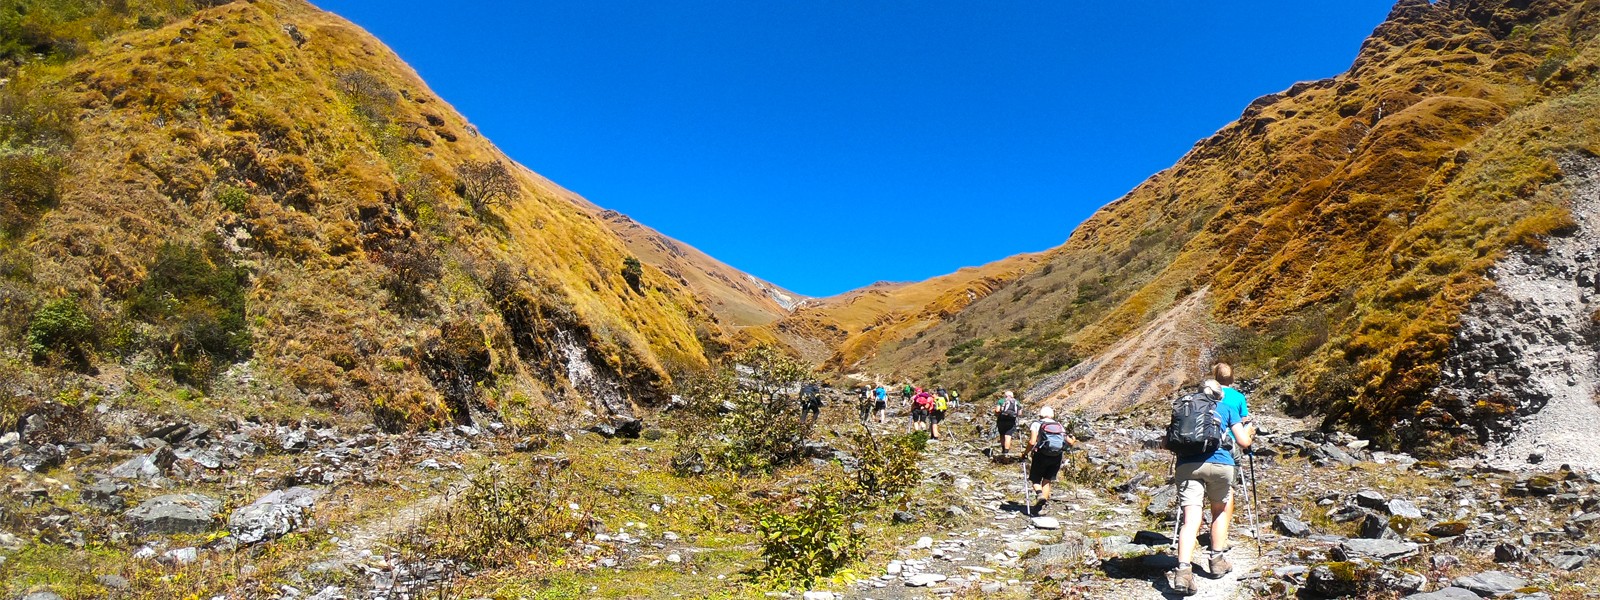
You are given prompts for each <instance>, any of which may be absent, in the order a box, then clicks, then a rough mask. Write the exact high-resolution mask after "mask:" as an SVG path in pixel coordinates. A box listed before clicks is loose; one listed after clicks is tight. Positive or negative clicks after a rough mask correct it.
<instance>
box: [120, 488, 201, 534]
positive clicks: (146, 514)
mask: <svg viewBox="0 0 1600 600" xmlns="http://www.w3.org/2000/svg"><path fill="white" fill-rule="evenodd" d="M220 510H222V502H221V501H219V500H217V499H215V498H212V497H210V496H206V495H204V494H168V495H166V496H157V497H155V498H151V499H149V500H145V501H144V502H143V503H141V504H139V506H136V507H134V508H133V510H130V511H128V512H127V514H126V515H125V516H126V517H127V519H128V521H129V523H130V524H131V525H133V526H134V528H135V529H138V530H140V531H145V532H152V533H205V532H207V531H210V530H211V526H212V525H213V524H214V523H215V522H216V515H217V512H218V511H220Z"/></svg>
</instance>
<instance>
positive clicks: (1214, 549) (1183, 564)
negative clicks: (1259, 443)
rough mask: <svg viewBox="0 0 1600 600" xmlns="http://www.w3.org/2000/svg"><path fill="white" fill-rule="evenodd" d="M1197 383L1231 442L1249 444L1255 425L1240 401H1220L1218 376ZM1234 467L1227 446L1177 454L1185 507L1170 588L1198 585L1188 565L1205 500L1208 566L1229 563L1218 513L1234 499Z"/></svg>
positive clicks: (1219, 569) (1187, 591) (1189, 589)
mask: <svg viewBox="0 0 1600 600" xmlns="http://www.w3.org/2000/svg"><path fill="white" fill-rule="evenodd" d="M1201 387H1202V389H1203V390H1204V392H1205V394H1206V395H1207V396H1209V397H1211V398H1212V399H1215V400H1217V408H1216V413H1217V417H1218V419H1219V420H1220V422H1221V423H1222V428H1223V430H1225V431H1227V432H1228V433H1229V434H1230V436H1231V437H1232V438H1233V445H1234V446H1237V447H1238V448H1240V449H1246V448H1249V447H1250V443H1251V442H1252V441H1254V440H1253V438H1254V437H1255V425H1253V424H1252V423H1251V422H1250V421H1251V419H1250V417H1247V416H1245V415H1244V414H1242V413H1241V412H1240V410H1239V407H1238V405H1236V404H1233V403H1230V402H1223V401H1222V398H1223V389H1222V384H1221V383H1218V382H1217V380H1215V379H1208V380H1206V382H1205V383H1204V384H1203V385H1202V386H1201ZM1235 470H1236V466H1235V463H1234V461H1233V452H1232V450H1230V449H1229V448H1218V449H1216V450H1215V451H1213V452H1207V453H1201V454H1195V455H1189V456H1179V457H1178V466H1177V469H1176V471H1177V473H1176V475H1177V477H1176V478H1175V479H1176V482H1177V486H1178V505H1179V506H1181V507H1183V513H1182V515H1183V516H1182V521H1181V523H1182V527H1180V528H1179V530H1178V568H1177V570H1175V571H1173V573H1172V590H1173V591H1175V592H1177V593H1180V594H1184V595H1191V594H1194V593H1195V592H1196V591H1197V590H1196V589H1195V586H1194V568H1193V566H1192V565H1193V560H1194V551H1195V546H1196V545H1197V539H1198V538H1199V536H1200V522H1201V520H1202V519H1201V518H1200V510H1201V506H1202V505H1204V504H1210V505H1211V515H1212V529H1211V552H1210V558H1211V561H1210V564H1209V565H1208V567H1209V568H1208V569H1207V571H1208V572H1210V574H1211V575H1212V576H1213V577H1220V576H1221V575H1222V574H1223V573H1226V572H1228V571H1229V570H1231V569H1233V565H1232V564H1230V563H1229V562H1228V558H1227V556H1226V554H1225V553H1226V552H1227V550H1228V546H1227V526H1226V525H1225V524H1222V523H1223V521H1222V515H1223V513H1225V512H1226V511H1227V510H1228V507H1229V505H1230V503H1231V502H1232V499H1233V481H1234V472H1235Z"/></svg>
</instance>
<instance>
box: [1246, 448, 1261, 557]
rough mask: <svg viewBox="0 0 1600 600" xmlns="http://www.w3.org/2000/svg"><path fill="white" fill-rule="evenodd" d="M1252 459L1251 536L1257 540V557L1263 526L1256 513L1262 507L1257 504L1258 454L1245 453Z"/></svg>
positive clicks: (1249, 451) (1253, 452)
mask: <svg viewBox="0 0 1600 600" xmlns="http://www.w3.org/2000/svg"><path fill="white" fill-rule="evenodd" d="M1245 454H1246V455H1248V456H1249V457H1250V534H1251V535H1252V536H1254V537H1255V538H1256V556H1260V555H1261V526H1260V525H1259V524H1257V523H1256V512H1257V511H1258V510H1260V508H1261V507H1260V506H1258V505H1257V504H1256V502H1257V501H1256V452H1255V450H1253V449H1252V450H1248V451H1246V452H1245Z"/></svg>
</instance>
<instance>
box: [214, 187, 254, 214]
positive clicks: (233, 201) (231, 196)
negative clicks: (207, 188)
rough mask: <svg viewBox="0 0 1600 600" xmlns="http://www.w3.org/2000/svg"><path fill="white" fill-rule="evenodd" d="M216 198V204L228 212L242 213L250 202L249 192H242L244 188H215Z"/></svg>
mask: <svg viewBox="0 0 1600 600" xmlns="http://www.w3.org/2000/svg"><path fill="white" fill-rule="evenodd" d="M216 198H217V204H221V205H222V208H224V209H227V210H228V211H229V212H236V213H242V212H244V207H245V205H246V204H248V203H249V202H250V192H247V191H244V188H240V187H237V186H232V185H228V184H222V185H220V186H217V191H216Z"/></svg>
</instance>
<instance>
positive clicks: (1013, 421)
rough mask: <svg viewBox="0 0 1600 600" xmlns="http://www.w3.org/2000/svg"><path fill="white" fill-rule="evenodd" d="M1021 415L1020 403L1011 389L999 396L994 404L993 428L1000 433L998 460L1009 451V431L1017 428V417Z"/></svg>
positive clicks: (1002, 458) (1003, 458) (1004, 457)
mask: <svg viewBox="0 0 1600 600" xmlns="http://www.w3.org/2000/svg"><path fill="white" fill-rule="evenodd" d="M1021 415H1022V403H1021V402H1018V401H1017V398H1016V396H1014V395H1013V394H1012V393H1011V390H1006V393H1005V394H1003V395H1001V396H1000V400H999V401H997V402H995V404H994V428H995V431H998V432H999V435H1000V460H1005V459H1006V456H1007V455H1008V454H1010V453H1011V433H1012V431H1015V430H1016V428H1017V417H1019V416H1021Z"/></svg>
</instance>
